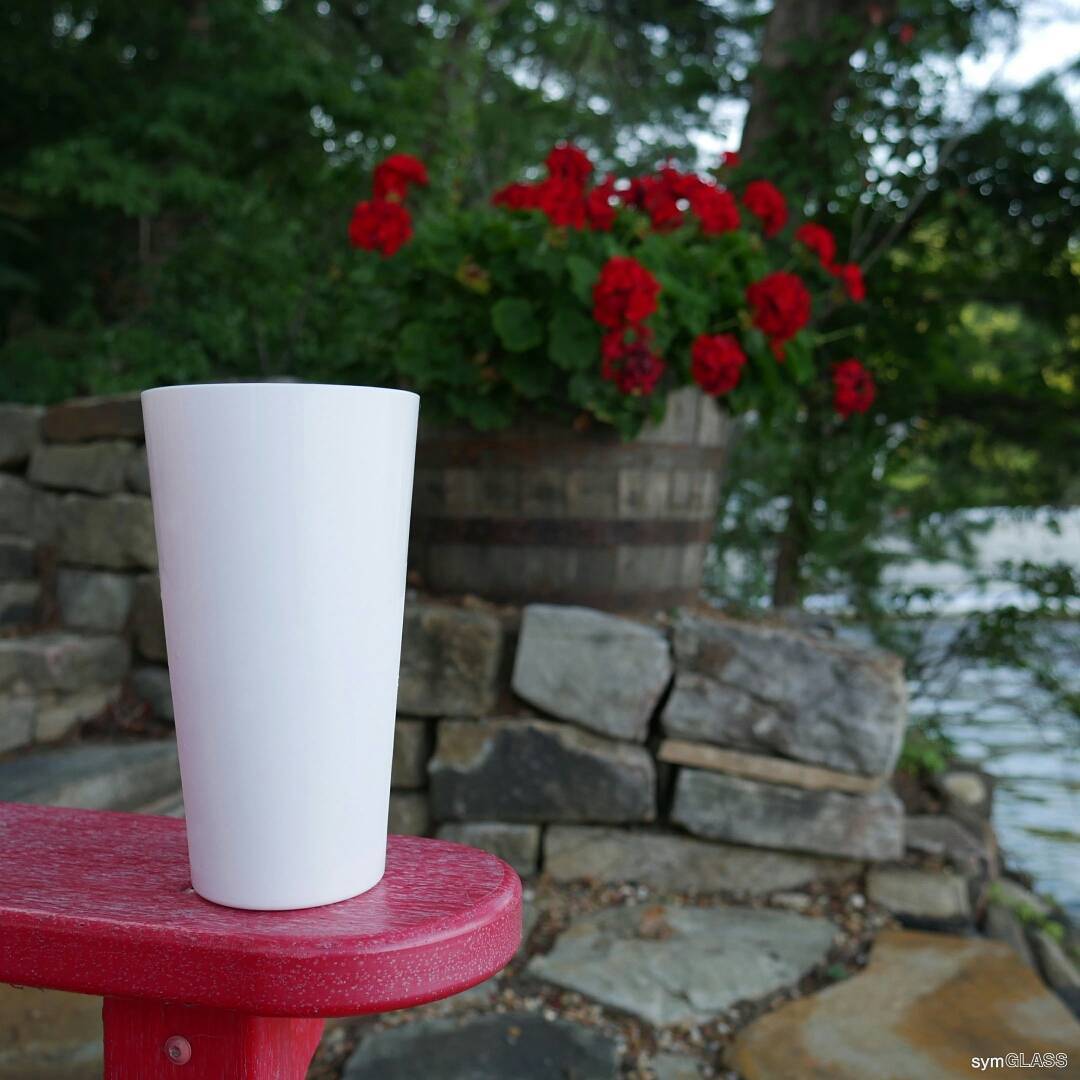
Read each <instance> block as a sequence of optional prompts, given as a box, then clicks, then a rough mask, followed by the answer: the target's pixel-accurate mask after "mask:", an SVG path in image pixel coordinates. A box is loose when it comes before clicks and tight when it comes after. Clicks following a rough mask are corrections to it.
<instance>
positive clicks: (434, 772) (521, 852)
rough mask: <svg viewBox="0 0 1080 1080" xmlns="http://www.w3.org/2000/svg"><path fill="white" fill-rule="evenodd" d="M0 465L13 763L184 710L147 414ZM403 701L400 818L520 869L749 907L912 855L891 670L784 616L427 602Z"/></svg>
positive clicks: (3, 712)
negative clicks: (720, 891) (764, 895)
mask: <svg viewBox="0 0 1080 1080" xmlns="http://www.w3.org/2000/svg"><path fill="white" fill-rule="evenodd" d="M0 469H2V471H0V623H2V624H3V630H0V751H11V750H15V749H18V748H20V747H24V746H27V745H30V744H34V743H47V742H52V741H55V740H58V739H62V738H64V737H65V736H66V735H68V734H69V733H70V732H72V731H74V730H76V729H78V728H79V727H80V725H82V724H84V723H86V722H87V721H90V720H94V719H96V718H100V717H101V716H102V714H105V717H106V728H107V720H108V716H109V711H110V710H111V709H115V708H116V706H117V703H118V702H121V701H123V702H126V703H128V704H129V705H130V704H132V703H134V702H140V703H142V707H143V708H145V709H146V710H148V711H150V712H152V713H153V714H154V715H155V716H157V717H158V718H161V719H164V720H168V719H171V717H172V704H171V698H170V694H169V684H168V671H167V668H166V664H165V659H166V655H165V641H164V633H163V629H162V621H161V603H160V596H159V590H158V579H157V575H156V573H155V567H156V553H155V550H154V534H153V517H152V512H151V507H150V498H149V484H148V477H147V470H146V452H145V448H144V446H143V443H142V417H141V410H140V407H139V402H138V398H137V397H136V396H130V397H121V398H111V399H97V400H83V401H78V402H71V403H67V404H64V405H60V406H57V407H54V408H51V409H49V410H41V409H34V408H25V407H17V406H2V407H0ZM398 710H399V714H400V718H399V722H398V730H397V740H396V746H395V754H394V773H393V788H394V793H393V797H392V813H391V818H392V820H391V826H392V828H393V829H394V830H395V831H403V832H416V833H424V832H431V833H436V834H438V835H440V836H445V837H450V838H454V839H459V840H463V841H467V842H472V843H475V844H478V845H480V846H484V847H488V848H491V849H493V850H496V851H498V852H499V853H500V854H502V855H504V856H505V857H506V858H508V860H509V861H511V862H512V863H513V864H514V865H515V866H516V867H517V868H518V869H519V870H521V871H522V872H523V873H530V872H534V871H536V870H537V869H538V868H539V867H540V866H541V865H542V866H543V867H544V868H545V869H546V870H547V871H548V872H550V873H551V874H552V875H554V876H555V877H556V878H562V879H571V878H576V877H583V876H588V877H596V876H598V875H599V876H601V877H603V876H606V877H610V878H611V879H628V878H634V879H636V880H648V879H655V880H657V881H660V880H663V881H664V882H665V883H667V884H672V883H673V882H680V881H681V882H684V883H685V884H686V887H694V888H704V887H709V886H710V885H712V886H715V887H717V888H729V887H730V886H731V884H732V882H738V883H741V885H743V886H745V887H746V888H747V889H748V890H749V891H754V890H755V889H762V890H765V889H772V888H782V887H786V886H788V885H796V884H799V883H802V882H804V881H806V880H808V879H817V878H830V877H836V876H838V875H843V874H845V873H849V872H851V871H852V869H853V868H855V867H856V866H857V865H859V864H861V863H863V862H865V861H880V860H891V859H896V858H898V857H899V856H900V855H901V854H902V852H903V848H904V837H903V832H904V826H903V811H902V808H901V805H900V803H899V801H898V800H897V798H896V796H895V795H894V794H893V792H892V790H891V788H890V787H889V785H888V782H887V781H888V777H889V775H890V773H891V771H892V768H893V766H894V764H895V761H896V758H897V755H898V753H899V749H900V744H901V741H902V738H903V732H904V727H905V722H906V697H905V690H904V682H903V674H902V671H901V668H900V664H899V661H898V660H897V659H896V658H894V657H891V656H888V655H885V654H881V653H875V652H868V651H865V650H859V649H855V648H853V647H851V646H848V645H845V644H842V643H840V642H838V641H836V640H834V639H832V638H831V637H829V636H827V635H820V634H814V633H810V632H806V631H804V630H802V629H799V628H798V627H795V626H792V625H787V624H783V623H778V622H777V623H773V622H747V621H738V620H734V619H730V618H724V617H721V616H719V615H716V614H715V613H711V612H708V611H705V610H682V611H679V612H676V613H674V614H672V615H667V616H663V617H659V616H658V617H657V618H655V619H652V620H637V619H629V618H622V617H618V616H613V615H609V614H603V613H601V612H598V611H593V610H589V609H586V608H580V607H571V606H553V605H539V604H538V605H532V606H528V607H526V608H524V609H514V608H496V607H494V606H491V605H486V604H483V603H480V602H478V601H469V600H463V601H460V602H458V601H455V602H448V601H435V600H430V599H427V598H424V597H421V596H417V595H412V594H411V595H410V598H409V600H408V604H407V609H406V617H405V641H404V647H403V660H402V671H401V681H400V693H399V703H398ZM750 848H761V849H766V850H768V851H769V852H772V853H774V854H773V855H771V856H770V857H768V858H765V859H762V858H755V859H753V860H750V859H748V857H747V851H748V849H750Z"/></svg>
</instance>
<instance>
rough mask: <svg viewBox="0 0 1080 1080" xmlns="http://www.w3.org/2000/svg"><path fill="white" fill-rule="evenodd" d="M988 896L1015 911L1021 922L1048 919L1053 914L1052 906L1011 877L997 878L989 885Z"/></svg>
mask: <svg viewBox="0 0 1080 1080" xmlns="http://www.w3.org/2000/svg"><path fill="white" fill-rule="evenodd" d="M990 897H991V899H992V900H995V901H997V902H998V903H1000V904H1004V905H1005V906H1006V907H1007V908H1009V909H1010V910H1011V911H1014V912H1016V914H1017V915H1019V916H1020V919H1021V921H1023V922H1032V921H1034V920H1035V919H1048V918H1050V917H1051V916H1052V915H1053V913H1054V912H1053V908H1051V907H1050V905H1049V904H1048V903H1047V902H1046V901H1045V900H1044V899H1043V898H1042V897H1041V896H1037V895H1036V894H1035V893H1033V892H1032V891H1031V890H1030V889H1028V888H1025V887H1024V886H1023V885H1021V884H1020V882H1019V881H1014V880H1013V879H1012V878H999V879H998V880H997V881H995V882H994V884H993V885H991V886H990Z"/></svg>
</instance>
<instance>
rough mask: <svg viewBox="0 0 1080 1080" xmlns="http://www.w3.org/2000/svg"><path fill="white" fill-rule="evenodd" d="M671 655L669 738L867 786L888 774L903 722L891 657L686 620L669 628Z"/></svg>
mask: <svg viewBox="0 0 1080 1080" xmlns="http://www.w3.org/2000/svg"><path fill="white" fill-rule="evenodd" d="M674 646H675V660H676V664H677V666H678V668H679V672H680V674H679V677H678V678H677V679H676V681H675V686H674V688H673V691H672V694H671V697H670V698H669V700H668V703H667V705H666V706H665V708H664V712H663V716H662V720H663V724H664V730H665V731H666V732H667V733H668V734H669V735H674V736H679V737H684V738H687V739H693V740H698V741H702V742H713V743H716V744H718V745H721V746H729V747H732V748H734V749H742V750H757V751H773V752H775V753H778V754H781V755H783V756H784V757H789V758H794V759H795V760H797V761H805V762H808V763H810V764H814V765H824V766H827V767H828V768H832V769H837V770H839V771H841V772H854V773H860V774H863V775H866V776H880V775H884V774H888V773H890V772H891V771H892V768H893V766H894V765H895V764H896V759H897V756H898V755H899V753H900V745H901V742H902V741H903V735H904V727H905V725H906V722H907V689H906V686H905V683H904V674H903V665H902V664H901V662H900V659H899V658H898V657H896V656H893V655H892V654H890V653H884V652H878V651H871V650H866V649H860V648H855V647H854V646H851V645H848V644H845V643H843V642H840V641H832V640H828V639H823V638H818V637H812V636H810V635H807V634H804V633H801V632H799V631H798V630H795V629H792V628H791V627H789V626H785V625H783V624H778V623H766V622H747V621H740V620H735V619H729V618H723V617H721V616H706V615H701V614H693V613H690V612H681V613H680V615H679V616H678V618H677V619H676V622H675V635H674ZM684 672H685V673H686V674H685V675H684V674H683V673H684Z"/></svg>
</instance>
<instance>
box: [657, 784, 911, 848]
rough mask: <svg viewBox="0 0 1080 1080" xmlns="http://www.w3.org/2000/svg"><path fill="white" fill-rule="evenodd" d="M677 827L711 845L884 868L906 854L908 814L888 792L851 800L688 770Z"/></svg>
mask: <svg viewBox="0 0 1080 1080" xmlns="http://www.w3.org/2000/svg"><path fill="white" fill-rule="evenodd" d="M671 820H672V821H674V822H675V823H676V824H679V825H682V826H684V827H685V828H686V829H688V830H689V831H690V832H692V833H695V834H696V835H698V836H703V837H705V838H706V839H710V840H726V841H730V842H731V843H736V844H749V845H751V846H754V847H766V848H777V849H779V850H781V851H807V852H812V853H814V854H818V855H835V856H839V857H841V858H850V859H867V860H875V861H877V860H887V859H898V858H899V857H900V855H901V854H902V853H903V849H904V812H903V807H902V806H901V805H900V800H899V799H897V797H896V796H895V794H893V792H892V791H890V790H888V789H882V790H881V791H877V792H874V793H873V794H870V795H846V794H841V793H840V792H836V791H806V790H803V789H800V788H793V787H785V786H782V785H780V784H766V783H762V782H760V781H757V780H746V779H743V778H741V777H736V776H725V775H723V774H721V773H710V772H701V771H700V770H697V769H682V770H681V771H680V772H679V776H678V778H677V780H676V782H675V801H674V805H673V807H672V811H671Z"/></svg>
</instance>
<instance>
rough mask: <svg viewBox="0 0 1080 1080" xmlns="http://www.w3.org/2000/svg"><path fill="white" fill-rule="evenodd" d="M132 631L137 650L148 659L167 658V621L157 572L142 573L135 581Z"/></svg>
mask: <svg viewBox="0 0 1080 1080" xmlns="http://www.w3.org/2000/svg"><path fill="white" fill-rule="evenodd" d="M131 633H132V636H133V638H134V640H135V651H136V652H137V653H138V654H139V655H140V656H145V657H146V659H147V660H167V659H168V651H167V650H166V648H165V621H164V619H163V618H162V614H161V581H160V580H159V578H158V575H157V574H141V575H140V576H139V577H138V578H137V579H136V581H135V597H134V600H133V601H132V605H131Z"/></svg>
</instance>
